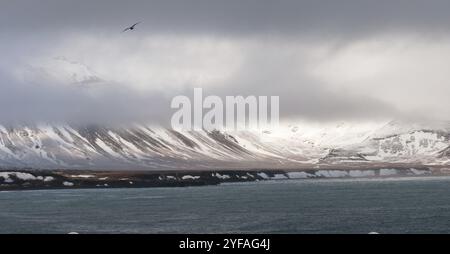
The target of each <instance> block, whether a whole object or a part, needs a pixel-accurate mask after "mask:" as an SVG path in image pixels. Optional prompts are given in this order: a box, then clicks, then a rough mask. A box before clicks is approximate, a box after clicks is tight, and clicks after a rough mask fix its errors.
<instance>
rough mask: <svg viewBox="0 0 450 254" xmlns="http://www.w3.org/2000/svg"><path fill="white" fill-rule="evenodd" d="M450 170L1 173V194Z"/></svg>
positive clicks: (445, 170) (432, 173)
mask: <svg viewBox="0 0 450 254" xmlns="http://www.w3.org/2000/svg"><path fill="white" fill-rule="evenodd" d="M448 175H450V171H449V169H448V168H443V167H433V166H415V167H411V166H403V167H399V166H394V167H393V166H391V167H389V166H385V167H372V168H370V167H369V168H363V169H352V168H347V167H341V168H340V167H323V168H310V169H240V170H236V169H231V170H183V171H173V170H168V171H125V170H124V171H95V170H29V169H28V170H19V169H14V170H0V191H11V190H45V189H99V188H103V189H105V188H152V187H188V186H206V185H218V184H221V183H236V182H253V181H267V180H289V179H326V178H330V179H331V178H342V179H345V178H386V177H411V176H412V177H414V176H448Z"/></svg>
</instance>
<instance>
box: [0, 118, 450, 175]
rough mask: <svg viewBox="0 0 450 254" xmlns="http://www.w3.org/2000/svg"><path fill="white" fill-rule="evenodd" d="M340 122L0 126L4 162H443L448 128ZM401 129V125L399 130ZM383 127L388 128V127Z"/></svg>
mask: <svg viewBox="0 0 450 254" xmlns="http://www.w3.org/2000/svg"><path fill="white" fill-rule="evenodd" d="M358 125H359V124H350V123H339V124H337V125H336V126H335V127H334V128H331V127H326V128H323V129H320V128H316V129H315V131H313V130H311V129H310V128H311V127H310V126H309V127H307V128H306V127H302V126H300V125H295V126H293V125H286V126H285V127H280V128H278V129H277V130H276V131H267V130H266V131H262V130H253V131H232V132H224V131H211V132H208V131H174V130H171V129H165V128H159V127H151V126H145V125H135V126H133V127H129V128H117V127H116V128H108V127H105V126H82V127H80V126H77V127H75V126H70V125H58V126H56V125H48V124H46V125H45V124H44V125H35V126H14V127H6V126H1V127H0V165H1V166H2V167H3V168H11V167H14V168H27V167H31V168H48V169H54V168H62V169H64V168H67V169H201V168H205V169H208V168H254V167H259V168H261V167H263V168H294V167H305V166H312V165H351V164H354V163H369V164H370V163H414V164H421V165H423V164H433V165H450V156H449V155H450V152H449V151H450V129H449V128H447V129H446V128H439V129H422V128H417V129H416V128H414V129H410V128H408V127H407V126H406V125H405V126H404V125H401V124H400V123H398V122H389V123H387V124H385V125H384V126H381V127H379V125H372V126H373V129H370V128H368V126H364V127H363V126H358ZM404 128H406V129H404ZM388 130H389V131H388Z"/></svg>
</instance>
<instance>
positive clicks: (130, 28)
mask: <svg viewBox="0 0 450 254" xmlns="http://www.w3.org/2000/svg"><path fill="white" fill-rule="evenodd" d="M140 23H141V22H137V23H136V24H134V25H132V26H130V27H127V28H125V29H124V30H123V31H122V33H124V32H126V31H131V30H134V28H135V26H137V25H139V24H140Z"/></svg>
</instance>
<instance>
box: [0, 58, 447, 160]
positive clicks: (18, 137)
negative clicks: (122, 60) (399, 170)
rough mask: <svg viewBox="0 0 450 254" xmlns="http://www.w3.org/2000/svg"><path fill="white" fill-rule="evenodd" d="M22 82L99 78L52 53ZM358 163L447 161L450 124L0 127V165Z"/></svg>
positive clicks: (73, 82)
mask: <svg viewBox="0 0 450 254" xmlns="http://www.w3.org/2000/svg"><path fill="white" fill-rule="evenodd" d="M20 75H22V78H23V79H24V80H31V81H35V80H40V81H45V82H47V81H48V82H55V83H58V84H63V85H70V86H71V87H72V86H75V87H78V86H79V85H82V86H81V87H91V88H92V87H94V86H96V85H98V84H102V83H104V81H103V80H104V79H102V78H100V77H99V76H98V75H97V74H96V73H95V71H93V70H91V69H90V68H89V67H88V66H86V65H84V64H82V63H79V62H76V61H72V60H68V59H66V58H64V57H56V58H52V59H48V60H41V61H38V62H37V63H35V64H30V65H29V66H27V67H26V68H24V69H23V70H22V71H21V74H20ZM358 163H367V164H370V163H415V164H435V165H450V123H449V122H443V123H442V122H440V123H432V124H429V123H428V124H422V123H415V124H411V123H406V122H400V121H389V122H382V121H381V122H376V123H362V122H340V123H326V124H324V123H320V124H311V123H302V122H295V123H284V124H281V126H279V127H277V128H276V129H273V130H248V131H174V130H170V129H166V128H161V127H155V126H147V125H133V126H129V127H109V126H99V125H95V126H94V125H91V126H88V125H85V126H74V125H67V124H58V125H54V124H36V125H22V126H20V125H12V126H11V125H7V124H4V125H0V167H1V168H44V169H55V168H56V169H202V168H205V169H211V168H298V167H312V166H313V167H314V166H317V165H352V164H358Z"/></svg>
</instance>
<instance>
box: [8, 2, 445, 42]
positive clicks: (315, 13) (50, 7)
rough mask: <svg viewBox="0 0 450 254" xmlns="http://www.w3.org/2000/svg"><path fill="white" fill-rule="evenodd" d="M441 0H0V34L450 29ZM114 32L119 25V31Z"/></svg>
mask: <svg viewBox="0 0 450 254" xmlns="http://www.w3.org/2000/svg"><path fill="white" fill-rule="evenodd" d="M449 9H450V2H449V1H445V0H431V1H424V0H422V1H420V0H379V1H373V0H371V1H365V0H339V1H336V0H322V1H321V0H309V1H305V0H303V1H302V0H281V1H270V0H227V1H215V0H161V1H151V0H150V1H148V0H134V1H117V0H93V1H73V0H33V1H31V0H27V1H24V0H16V1H3V2H2V8H0V26H1V28H2V32H5V31H7V32H16V33H20V32H25V33H39V32H46V31H53V32H56V33H64V32H66V31H67V30H68V29H69V30H77V31H83V30H85V31H92V30H94V31H102V32H106V31H109V32H111V31H117V30H118V28H119V27H120V28H122V26H124V25H126V24H128V23H131V22H134V21H136V20H140V21H143V22H145V23H146V25H145V26H143V27H141V28H140V29H143V30H145V31H147V32H163V33H166V32H169V33H170V32H176V33H208V34H220V35H223V34H225V35H236V34H240V35H248V34H261V33H280V34H283V35H284V36H292V35H299V34H300V35H301V34H303V33H311V34H316V33H319V34H325V35H327V34H328V35H330V36H344V37H345V36H348V35H357V34H371V33H374V32H384V31H386V30H392V31H396V30H410V31H420V32H425V33H427V32H430V31H439V30H446V31H447V30H448V29H449V25H450V15H448V10H449ZM119 30H120V29H119Z"/></svg>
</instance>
